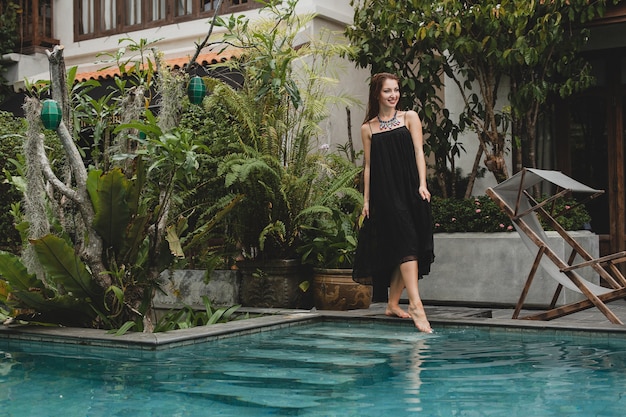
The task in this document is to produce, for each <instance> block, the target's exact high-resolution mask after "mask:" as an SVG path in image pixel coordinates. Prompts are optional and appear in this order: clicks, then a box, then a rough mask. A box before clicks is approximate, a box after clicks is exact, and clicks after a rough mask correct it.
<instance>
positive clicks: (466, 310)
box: [361, 300, 626, 336]
mask: <svg viewBox="0 0 626 417" xmlns="http://www.w3.org/2000/svg"><path fill="white" fill-rule="evenodd" d="M607 306H608V307H609V308H610V309H611V311H613V313H614V314H615V315H616V316H617V317H618V318H619V319H620V320H621V321H622V322H624V323H626V300H617V301H613V302H612V303H608V304H607ZM425 309H426V314H427V315H428V319H429V320H430V321H431V322H433V324H434V325H435V326H436V324H437V323H449V322H454V323H468V324H477V323H482V324H485V325H497V326H513V327H527V328H537V329H540V328H552V329H568V330H583V331H584V330H589V331H609V332H618V333H624V336H626V325H619V324H613V323H611V322H610V321H609V320H608V319H607V318H606V316H604V314H602V312H601V311H600V310H598V309H597V308H595V307H594V308H590V309H587V310H583V311H579V312H576V313H572V314H570V315H567V316H564V317H560V318H557V319H553V320H550V321H536V320H520V319H517V320H514V319H512V316H513V311H514V309H513V308H488V307H461V306H433V305H426V306H425ZM368 310H369V311H368ZM368 310H361V311H362V314H364V315H373V316H380V315H384V311H385V304H384V303H377V304H373V305H372V306H371V307H370V309H368ZM366 312H367V313H366ZM535 312H541V310H532V311H529V310H522V311H521V313H520V317H525V316H526V315H528V314H532V313H535Z"/></svg>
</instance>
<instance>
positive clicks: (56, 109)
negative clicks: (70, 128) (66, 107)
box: [40, 100, 63, 130]
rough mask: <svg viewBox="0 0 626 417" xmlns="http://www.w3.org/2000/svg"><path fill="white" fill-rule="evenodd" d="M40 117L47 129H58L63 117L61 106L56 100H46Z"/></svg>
mask: <svg viewBox="0 0 626 417" xmlns="http://www.w3.org/2000/svg"><path fill="white" fill-rule="evenodd" d="M40 117H41V122H42V123H43V125H44V127H45V128H46V129H50V130H57V128H58V127H59V125H60V124H61V119H62V118H63V114H62V113H61V106H59V103H57V102H56V101H54V100H44V102H43V105H42V107H41V115H40Z"/></svg>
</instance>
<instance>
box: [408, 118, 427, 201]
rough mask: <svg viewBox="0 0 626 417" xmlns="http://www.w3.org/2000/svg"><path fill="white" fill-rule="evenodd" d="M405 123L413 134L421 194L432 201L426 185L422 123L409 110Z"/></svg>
mask: <svg viewBox="0 0 626 417" xmlns="http://www.w3.org/2000/svg"><path fill="white" fill-rule="evenodd" d="M404 122H405V124H406V127H407V129H409V132H411V139H412V140H413V148H414V149H415V163H416V164H417V173H418V174H419V180H420V185H419V193H420V196H422V198H423V199H424V200H427V201H430V192H429V191H428V186H427V184H426V157H425V155H424V137H423V134H422V121H421V120H420V118H419V116H418V115H417V113H416V112H414V111H413V110H409V111H407V112H406V113H405V115H404Z"/></svg>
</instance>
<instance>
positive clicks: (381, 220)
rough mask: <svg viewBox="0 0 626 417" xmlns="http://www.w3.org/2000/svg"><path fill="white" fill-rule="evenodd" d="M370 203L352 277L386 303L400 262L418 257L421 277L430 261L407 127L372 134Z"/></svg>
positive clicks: (427, 212) (428, 221) (427, 225)
mask: <svg viewBox="0 0 626 417" xmlns="http://www.w3.org/2000/svg"><path fill="white" fill-rule="evenodd" d="M369 206H370V216H369V218H367V219H365V221H364V223H363V226H362V227H361V230H360V231H359V240H358V245H357V250H356V254H355V258H354V265H353V272H352V277H353V279H354V280H355V281H357V282H359V283H362V284H371V285H373V287H374V288H373V289H374V296H373V298H374V299H373V301H386V300H387V287H389V283H390V280H391V274H392V273H393V271H394V269H395V268H396V267H397V266H398V265H399V264H401V263H402V262H407V261H414V260H417V261H418V267H419V278H422V276H424V275H428V273H429V272H430V264H431V263H432V262H433V260H434V245H433V225H432V212H431V208H430V203H429V202H428V201H426V200H424V199H422V197H421V196H420V195H419V174H418V172H417V164H416V162H415V149H414V148H413V141H412V139H411V133H410V132H409V130H408V129H407V128H406V126H401V127H399V128H396V129H393V130H388V131H382V132H379V133H374V134H372V142H371V149H370V205H369Z"/></svg>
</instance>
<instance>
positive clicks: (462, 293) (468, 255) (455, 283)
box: [419, 231, 599, 307]
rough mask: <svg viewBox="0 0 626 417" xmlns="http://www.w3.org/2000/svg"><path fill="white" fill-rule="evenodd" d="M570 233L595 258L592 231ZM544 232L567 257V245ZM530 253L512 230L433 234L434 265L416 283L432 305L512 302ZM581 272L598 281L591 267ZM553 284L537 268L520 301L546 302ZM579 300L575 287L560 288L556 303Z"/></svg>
mask: <svg viewBox="0 0 626 417" xmlns="http://www.w3.org/2000/svg"><path fill="white" fill-rule="evenodd" d="M570 235H571V236H572V237H573V238H574V239H576V240H577V241H578V242H579V243H580V244H581V245H582V246H583V247H584V248H585V250H587V251H588V252H589V253H590V254H591V255H592V256H594V257H597V256H598V253H599V239H598V236H597V235H595V234H593V233H591V232H587V231H577V232H570ZM547 236H548V239H550V242H551V243H550V246H551V247H552V248H553V249H554V250H555V251H557V253H558V254H559V256H561V257H562V259H565V260H567V259H568V257H569V254H570V252H571V249H570V248H569V246H568V245H566V244H565V242H564V241H563V239H562V238H561V237H560V236H559V235H558V233H556V232H547ZM558 248H560V251H558V250H557V249H558ZM535 254H536V252H535V253H534V254H531V253H530V251H529V250H528V249H527V248H526V246H525V245H524V243H523V242H522V241H521V239H520V237H519V235H518V234H517V233H437V234H435V263H434V264H433V265H432V268H431V273H430V275H429V276H427V277H425V278H424V279H422V280H420V282H419V290H420V295H421V296H422V299H423V300H424V301H425V302H431V303H459V304H476V305H490V306H497V305H503V306H513V305H515V304H516V303H517V301H518V299H519V296H520V294H521V291H522V288H523V287H524V284H525V283H526V278H527V277H528V273H529V272H530V269H531V267H532V264H533V262H534V259H535ZM580 272H581V275H582V276H583V277H585V278H586V279H588V280H590V281H591V282H593V283H596V284H597V283H598V282H599V278H598V276H597V275H596V274H594V273H593V271H591V270H590V268H584V269H582V270H581V271H580ZM556 286H557V283H556V281H555V280H553V279H552V278H550V277H549V276H548V275H547V274H545V273H544V271H543V270H542V269H541V268H539V270H538V271H537V274H536V275H535V278H534V280H533V283H532V285H531V287H530V292H529V294H528V297H527V298H526V304H525V305H527V306H533V305H534V306H538V307H544V306H546V305H548V304H549V303H550V301H551V300H552V296H553V294H554V290H555V289H556ZM582 299H583V298H582V297H581V296H580V294H578V293H576V292H574V291H571V290H563V291H562V293H561V296H560V297H559V300H558V303H557V304H558V305H563V304H567V303H570V302H574V301H578V300H582Z"/></svg>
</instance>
